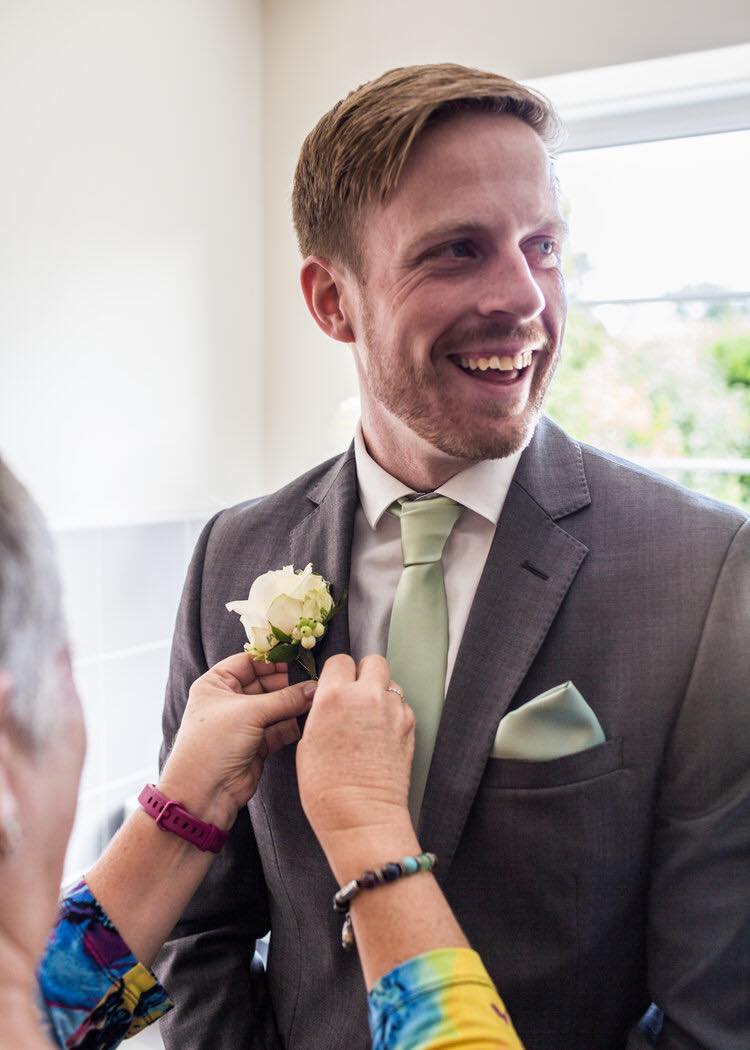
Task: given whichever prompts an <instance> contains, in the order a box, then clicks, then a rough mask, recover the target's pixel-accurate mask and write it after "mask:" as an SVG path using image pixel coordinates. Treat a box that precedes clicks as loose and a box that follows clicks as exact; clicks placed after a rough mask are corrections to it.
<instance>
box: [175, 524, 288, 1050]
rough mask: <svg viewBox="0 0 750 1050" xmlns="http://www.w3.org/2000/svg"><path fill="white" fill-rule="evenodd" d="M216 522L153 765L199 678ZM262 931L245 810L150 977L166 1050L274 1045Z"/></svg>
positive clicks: (184, 625) (255, 858) (191, 579)
mask: <svg viewBox="0 0 750 1050" xmlns="http://www.w3.org/2000/svg"><path fill="white" fill-rule="evenodd" d="M215 521H216V519H215V518H214V519H213V520H212V521H210V522H209V523H208V525H207V526H206V527H205V529H204V530H203V533H202V534H201V537H200V539H199V540H198V544H197V546H196V549H195V553H194V554H193V558H192V561H191V563H190V568H189V569H188V575H187V580H186V582H185V588H184V591H183V595H182V600H181V602H180V608H179V611H178V614H177V624H176V628H175V634H174V639H173V643H172V656H171V663H170V671H169V680H168V683H167V693H166V700H165V704H164V714H163V721H162V724H163V734H164V738H163V743H162V749H161V756H160V760H161V764H163V763H164V761H165V758H166V755H167V754H168V752H169V748H170V747H171V746H172V742H173V740H174V738H175V735H176V733H177V730H178V728H179V725H180V721H181V719H182V714H183V711H184V709H185V704H186V701H187V696H188V691H189V689H190V686H191V685H192V683H193V682H194V681H195V679H196V678H198V677H199V676H200V675H201V674H203V673H204V672H205V671H206V670H207V664H206V656H205V653H204V648H203V642H202V637H201V590H202V581H203V570H204V563H205V559H206V551H207V548H208V546H209V541H210V536H211V531H212V528H213V526H214V524H215ZM268 929H269V918H268V906H267V901H266V889H265V883H264V880H263V872H262V868H261V863H260V858H259V855H258V850H257V847H256V843H255V839H254V837H253V832H252V828H251V825H250V818H249V815H248V812H247V809H243V810H242V811H241V812H240V814H239V816H238V818H237V821H236V823H235V825H234V827H233V828H232V831H231V834H230V837H229V839H228V841H227V842H226V844H225V846H224V848H223V850H222V851H221V853H220V854H219V855H218V857H217V858H216V860H215V861H214V863H213V865H212V866H211V869H210V871H209V873H208V875H207V877H206V879H205V880H204V882H203V883H202V884H201V886H200V887H199V889H198V890H197V892H196V894H195V896H194V897H193V899H192V901H191V902H190V904H189V905H188V907H187V909H186V910H185V912H184V914H183V916H182V918H181V919H180V922H179V923H178V924H177V926H176V927H175V929H174V930H173V932H172V934H171V936H170V939H169V940H168V941H167V943H166V944H165V945H164V948H163V949H162V952H161V953H160V955H159V957H158V959H157V963H156V966H155V970H156V972H157V973H158V975H159V978H160V980H161V981H162V982H163V983H164V985H165V987H168V988H169V989H171V998H172V999H173V1001H174V1003H175V1008H174V1009H173V1010H172V1011H171V1013H170V1015H169V1017H168V1018H165V1019H164V1022H163V1023H162V1026H161V1028H162V1035H163V1038H164V1044H165V1047H166V1048H167V1050H236V1048H237V1047H243V1050H251V1048H255V1047H258V1048H260V1047H262V1048H263V1050H271V1048H276V1047H278V1046H279V1045H280V1044H279V1041H278V1037H277V1034H276V1027H275V1022H274V1019H273V1013H272V1010H271V1007H270V1003H269V1001H268V995H267V989H266V981H265V971H264V970H263V968H262V966H261V965H260V964H259V962H258V960H255V961H254V959H253V957H254V953H255V942H256V939H258V938H260V937H263V936H264V934H265V933H267V931H268Z"/></svg>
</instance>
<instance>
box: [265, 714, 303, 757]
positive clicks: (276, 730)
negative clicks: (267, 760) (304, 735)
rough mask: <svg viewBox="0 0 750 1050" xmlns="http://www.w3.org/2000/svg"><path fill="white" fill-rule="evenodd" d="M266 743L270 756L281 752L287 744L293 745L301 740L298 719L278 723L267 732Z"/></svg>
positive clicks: (286, 719) (287, 719)
mask: <svg viewBox="0 0 750 1050" xmlns="http://www.w3.org/2000/svg"><path fill="white" fill-rule="evenodd" d="M265 736H266V743H267V745H268V754H269V755H273V754H274V752H276V751H280V750H281V748H282V747H286V746H287V744H293V743H295V741H297V740H299V738H300V731H299V725H298V724H297V719H296V718H285V719H284V721H283V722H276V724H275V725H272V726H269V728H268V729H267V730H266V734H265Z"/></svg>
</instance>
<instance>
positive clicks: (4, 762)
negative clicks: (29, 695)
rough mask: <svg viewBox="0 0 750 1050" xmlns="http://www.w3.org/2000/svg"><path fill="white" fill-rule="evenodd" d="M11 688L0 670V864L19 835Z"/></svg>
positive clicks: (6, 676) (15, 844)
mask: <svg viewBox="0 0 750 1050" xmlns="http://www.w3.org/2000/svg"><path fill="white" fill-rule="evenodd" d="M12 688H13V679H12V678H11V676H10V675H9V674H8V672H7V671H3V670H2V669H0V864H1V863H2V861H3V859H4V858H5V857H7V856H9V855H10V854H11V853H12V852H13V851H14V849H15V848H16V846H17V845H18V840H19V838H20V834H21V832H20V827H19V823H18V803H17V801H16V795H15V792H14V790H13V785H12V783H11V777H10V770H9V763H10V756H11V749H12V744H11V740H10V728H11V727H10V696H11V690H12Z"/></svg>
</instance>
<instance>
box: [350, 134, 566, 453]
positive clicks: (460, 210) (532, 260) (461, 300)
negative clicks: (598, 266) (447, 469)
mask: <svg viewBox="0 0 750 1050" xmlns="http://www.w3.org/2000/svg"><path fill="white" fill-rule="evenodd" d="M563 236H564V223H563V220H562V218H561V216H560V212H559V207H558V202H557V194H556V191H555V183H554V176H553V172H552V167H551V163H550V160H549V158H548V156H547V154H546V151H545V148H544V146H543V144H542V142H541V140H540V139H539V137H538V136H537V134H536V133H535V132H534V131H533V130H532V129H531V128H530V127H528V126H527V125H526V124H524V123H523V122H522V121H520V120H519V119H517V118H515V117H512V116H509V115H505V114H503V115H497V114H489V113H462V114H459V115H457V116H454V117H450V118H448V119H446V120H445V121H444V122H443V123H440V124H438V125H437V126H436V127H434V128H432V129H430V130H428V131H427V132H426V133H425V134H424V135H423V136H422V137H421V138H420V139H419V141H418V142H417V144H416V146H415V148H414V150H413V151H412V153H411V155H410V157H409V160H408V162H407V164H406V166H405V168H404V172H403V174H402V177H401V179H400V181H399V186H398V189H397V191H396V193H395V194H394V195H393V196H392V197H391V198H390V199H389V200H388V202H387V203H386V204H385V205H378V206H374V207H372V208H371V209H369V211H368V212H367V214H366V218H365V222H364V224H363V230H362V238H363V256H364V274H363V278H362V280H361V282H360V283H359V287H358V290H357V294H356V296H354V297H353V302H352V305H353V314H354V317H353V326H352V327H353V329H354V331H355V334H356V344H355V356H356V363H357V369H358V373H359V378H360V387H361V395H362V410H363V419H364V421H365V426H366V435H367V431H368V429H369V430H370V433H371V435H372V436H373V437H374V438H375V440H378V439H381V440H382V439H385V440H389V441H390V442H393V441H394V440H395V441H398V442H399V443H400V445H401V446H402V447H403V446H404V445H407V446H408V444H409V442H410V440H411V442H412V444H416V445H417V446H419V444H420V441H419V440H417V441H416V442H414V441H413V435H417V438H418V439H422V440H423V441H426V442H428V443H429V445H431V446H433V447H434V448H436V449H439V450H440V452H442V453H445V454H447V455H448V456H451V457H457V458H461V459H471V460H475V459H489V458H501V457H505V456H508V455H510V454H511V453H513V452H514V451H516V450H517V449H520V448H523V447H525V445H526V444H528V442H529V440H530V439H531V436H532V434H533V431H534V426H535V424H536V421H537V418H538V416H539V413H540V411H541V407H542V403H543V400H544V396H545V393H546V390H547V387H548V386H549V383H550V380H551V378H552V375H553V372H554V370H555V367H556V365H557V360H558V357H559V351H560V343H561V340H562V334H563V329H564V325H565V311H566V299H565V287H564V282H563V277H562V273H561V260H560V251H561V241H562V239H563Z"/></svg>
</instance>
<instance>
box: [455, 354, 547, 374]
mask: <svg viewBox="0 0 750 1050" xmlns="http://www.w3.org/2000/svg"><path fill="white" fill-rule="evenodd" d="M532 356H533V351H532V350H524V351H522V352H521V353H520V354H514V355H513V356H512V357H511V356H510V355H509V354H504V355H503V356H502V357H498V355H497V354H493V355H492V357H461V358H460V359H459V360H460V362H461V367H462V368H468V369H470V370H471V371H472V372H476V371H480V372H486V371H487V369H489V368H492V369H494V370H495V371H500V372H513V371H514V370H516V369H521V368H528V367H529V365H530V364H531V359H532Z"/></svg>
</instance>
